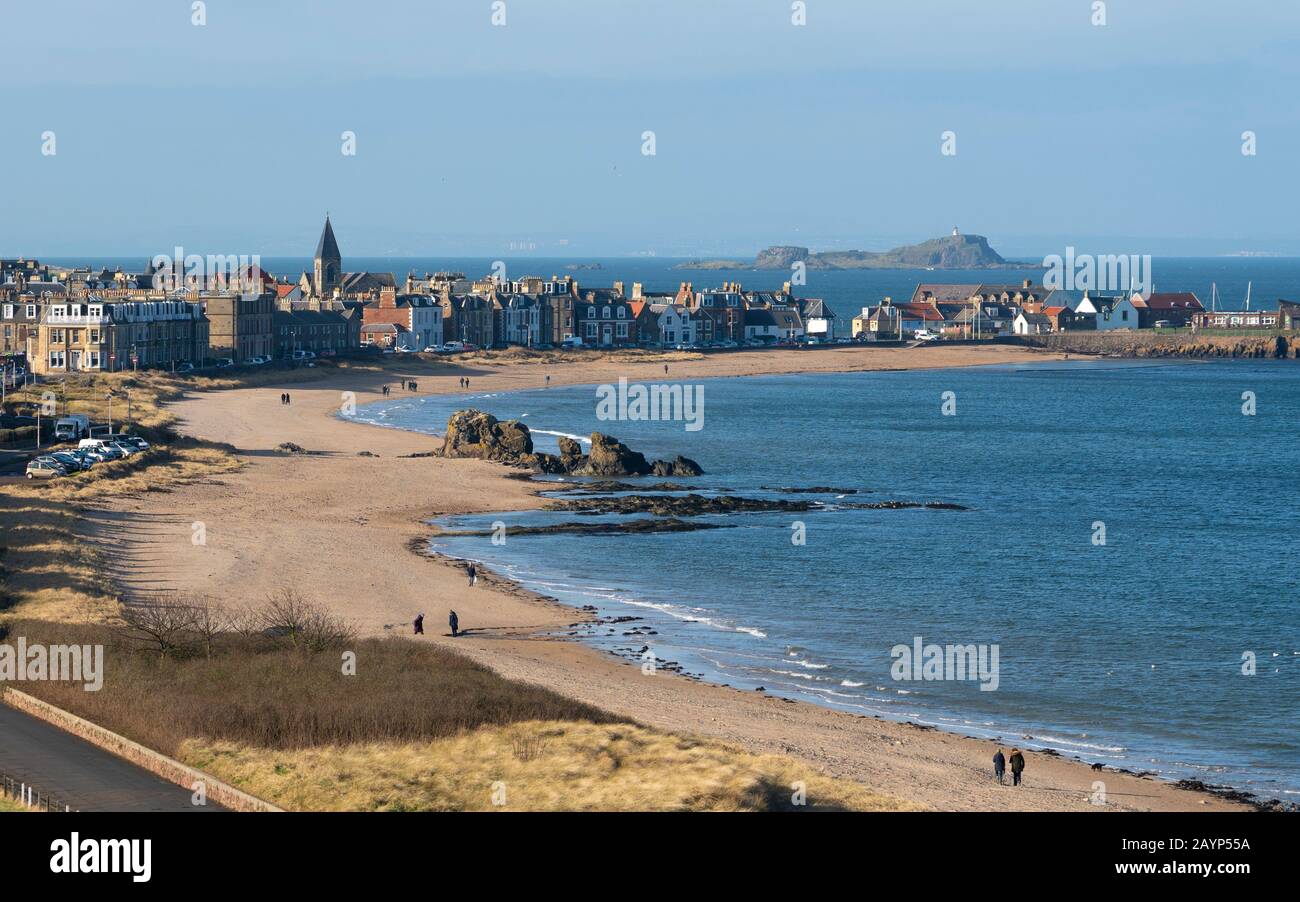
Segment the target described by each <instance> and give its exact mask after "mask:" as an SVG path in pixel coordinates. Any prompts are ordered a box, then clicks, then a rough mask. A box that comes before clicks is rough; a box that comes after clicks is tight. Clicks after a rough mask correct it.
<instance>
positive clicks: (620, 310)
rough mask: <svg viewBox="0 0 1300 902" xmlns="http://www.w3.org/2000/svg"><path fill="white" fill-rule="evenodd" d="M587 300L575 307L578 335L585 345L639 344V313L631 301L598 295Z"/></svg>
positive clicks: (574, 320) (619, 345) (613, 345)
mask: <svg viewBox="0 0 1300 902" xmlns="http://www.w3.org/2000/svg"><path fill="white" fill-rule="evenodd" d="M586 297H587V298H588V299H586V300H580V301H575V302H574V304H573V322H574V333H575V334H576V336H577V337H578V338H581V339H582V343H583V344H586V345H594V346H596V347H599V348H613V347H622V346H634V345H636V343H637V328H636V313H635V312H634V311H633V310H632V305H631V303H630V302H629V301H628V300H627V298H622V297H614V296H612V294H611V295H607V296H603V297H601V296H600V295H598V294H597V293H595V292H588V293H587V295H586Z"/></svg>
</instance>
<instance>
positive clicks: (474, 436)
mask: <svg viewBox="0 0 1300 902" xmlns="http://www.w3.org/2000/svg"><path fill="white" fill-rule="evenodd" d="M532 453H533V437H532V434H531V433H530V432H529V431H528V427H527V426H525V425H524V424H523V423H521V422H519V421H518V420H506V421H505V422H504V423H503V422H501V421H500V420H498V419H497V418H496V417H494V416H492V414H490V413H484V412H483V411H481V410H475V409H474V408H472V407H471V408H469V409H468V410H458V411H456V412H455V413H453V414H452V415H451V417H450V419H448V420H447V434H446V435H445V436H444V437H443V440H442V456H443V457H475V458H479V459H480V460H500V461H506V462H509V463H514V462H517V461H518V460H519V459H520V458H523V457H526V456H528V455H531V454H532Z"/></svg>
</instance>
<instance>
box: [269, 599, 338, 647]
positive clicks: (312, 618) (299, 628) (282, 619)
mask: <svg viewBox="0 0 1300 902" xmlns="http://www.w3.org/2000/svg"><path fill="white" fill-rule="evenodd" d="M261 624H262V627H263V629H264V631H265V632H266V633H267V634H268V635H270V636H272V637H273V638H274V639H275V640H276V641H277V642H279V643H280V644H282V645H287V646H288V647H290V648H293V649H298V650H301V651H310V652H315V651H324V650H326V649H329V648H337V647H340V646H342V645H345V644H347V643H348V642H350V641H352V640H353V639H355V638H356V630H355V629H353V627H352V626H350V625H349V624H348V623H347V621H345V620H343V619H342V618H340V617H336V616H334V615H333V614H331V613H329V612H328V611H326V610H325V609H324V608H322V607H321V606H320V605H317V604H314V603H312V602H310V601H308V600H307V599H306V598H304V597H303V596H302V595H301V594H300V593H299V592H298V591H297V590H296V589H288V588H285V589H279V590H277V591H276V592H273V593H272V594H271V595H270V596H268V597H267V599H266V605H265V607H263V608H262V611H261Z"/></svg>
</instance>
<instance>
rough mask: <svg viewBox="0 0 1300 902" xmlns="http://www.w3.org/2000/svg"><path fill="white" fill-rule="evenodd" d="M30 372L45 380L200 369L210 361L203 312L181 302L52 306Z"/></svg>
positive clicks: (42, 324) (44, 316)
mask: <svg viewBox="0 0 1300 902" xmlns="http://www.w3.org/2000/svg"><path fill="white" fill-rule="evenodd" d="M35 344H36V347H35V349H34V351H33V353H32V355H31V357H30V358H29V359H30V362H31V366H32V371H33V372H35V373H38V374H42V375H48V374H59V373H72V372H81V371H96V370H104V371H116V370H124V369H145V368H148V367H162V368H167V369H171V368H175V367H176V366H179V365H180V364H182V363H190V364H195V365H198V364H201V363H202V362H203V360H204V358H206V357H207V355H208V320H207V317H205V316H204V315H203V310H202V308H200V307H198V306H197V305H195V304H190V303H187V302H186V301H183V300H179V299H168V300H158V301H107V300H103V299H101V298H95V297H88V298H86V299H85V300H84V301H74V302H63V303H57V304H48V305H46V306H45V307H44V309H43V312H42V315H41V321H40V324H39V325H38V326H37V330H36V343H35Z"/></svg>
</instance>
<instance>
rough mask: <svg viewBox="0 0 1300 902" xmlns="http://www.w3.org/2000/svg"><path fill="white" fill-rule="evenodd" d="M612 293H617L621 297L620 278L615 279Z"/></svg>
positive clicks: (621, 284) (621, 282) (621, 285)
mask: <svg viewBox="0 0 1300 902" xmlns="http://www.w3.org/2000/svg"><path fill="white" fill-rule="evenodd" d="M614 293H615V294H616V295H618V296H619V297H623V280H622V279H620V280H619V281H617V282H615V283H614Z"/></svg>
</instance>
